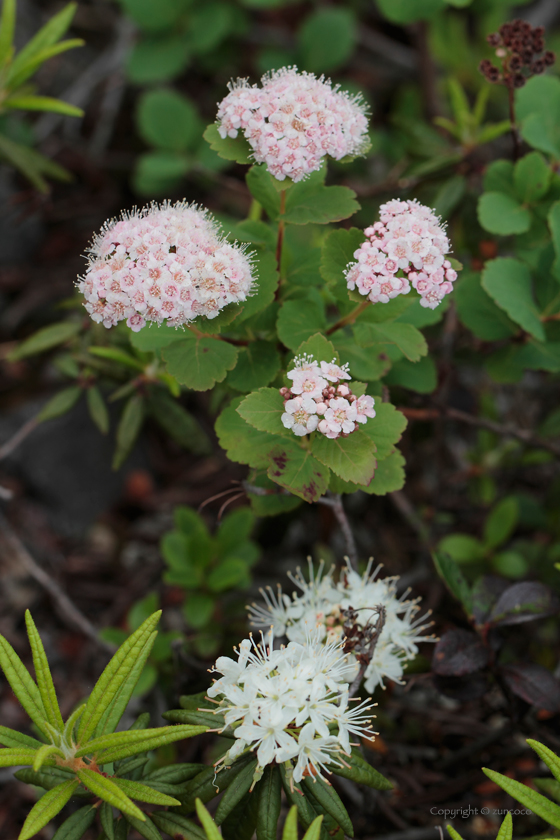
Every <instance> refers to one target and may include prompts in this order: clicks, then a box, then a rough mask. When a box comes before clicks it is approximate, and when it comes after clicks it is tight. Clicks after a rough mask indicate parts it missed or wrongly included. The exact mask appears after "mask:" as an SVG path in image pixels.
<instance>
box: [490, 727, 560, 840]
mask: <svg viewBox="0 0 560 840" xmlns="http://www.w3.org/2000/svg"><path fill="white" fill-rule="evenodd" d="M527 743H528V744H529V746H530V747H531V748H532V749H533V750H534V751H535V752H536V753H537V755H538V757H539V758H540V760H541V761H542V762H543V763H544V764H545V765H546V767H548V769H549V770H550V772H551V774H552V776H553V778H550V777H541V778H537V779H533V780H532V781H533V784H534V785H535V787H536V788H537V790H533V789H532V788H530V787H528V786H527V785H524V784H523V783H522V782H518V781H516V779H510V778H509V776H504V775H502V773H497V772H496V771H495V770H489V769H488V768H487V767H483V768H482V769H483V771H484V773H486V775H487V776H488V778H489V779H492V781H493V782H495V783H496V784H497V785H499V786H500V787H501V788H503V790H505V792H506V793H507V794H509V795H510V796H511V797H513V799H515V800H516V801H517V802H520V803H521V805H524V806H525V807H526V808H529V809H530V810H531V811H532V812H533V814H537V816H539V817H541V818H542V819H543V820H544V821H545V822H546V823H547V824H548V825H549V826H553V827H554V828H555V829H560V805H559V804H558V803H560V758H558V756H557V755H556V753H554V752H552V750H551V749H549V748H548V747H547V746H545V745H544V744H541V743H540V742H539V741H534V740H532V739H528V740H527ZM554 833H556V832H554Z"/></svg>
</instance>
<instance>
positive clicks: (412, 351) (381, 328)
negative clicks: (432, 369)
mask: <svg viewBox="0 0 560 840" xmlns="http://www.w3.org/2000/svg"><path fill="white" fill-rule="evenodd" d="M354 335H355V336H356V341H357V342H358V344H361V345H362V346H363V347H367V346H369V345H372V344H394V345H395V346H396V347H398V349H399V350H400V351H401V353H403V355H404V356H406V358H407V359H409V360H410V361H411V362H417V361H418V360H419V359H420V358H421V357H422V356H425V355H426V354H427V352H428V345H427V343H426V339H425V338H424V336H423V335H422V333H421V332H419V331H418V330H417V329H416V327H413V326H412V324H403V323H397V322H395V321H392V322H390V323H386V322H385V323H382V324H363V323H362V324H360V323H358V324H356V325H355V327H354Z"/></svg>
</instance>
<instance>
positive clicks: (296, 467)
mask: <svg viewBox="0 0 560 840" xmlns="http://www.w3.org/2000/svg"><path fill="white" fill-rule="evenodd" d="M270 460H271V464H270V466H269V468H268V477H269V478H270V479H271V480H272V481H275V482H276V483H277V484H280V485H281V487H285V488H286V490H289V491H290V493H293V494H294V495H295V496H299V497H300V498H302V499H303V500H304V501H306V502H316V501H317V499H319V498H320V497H321V496H322V495H323V493H325V492H326V490H327V487H328V486H329V478H330V472H329V470H328V468H327V467H325V466H323V464H321V463H319V461H318V460H317V459H316V458H314V457H313V455H312V454H311V452H310V451H309V450H308V449H302V448H301V447H300V446H298V445H297V443H291V442H290V441H286V443H285V444H282V445H281V446H276V447H275V448H274V449H273V450H272V451H271V453H270Z"/></svg>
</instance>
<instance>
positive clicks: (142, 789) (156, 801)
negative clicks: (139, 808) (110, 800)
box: [113, 778, 181, 807]
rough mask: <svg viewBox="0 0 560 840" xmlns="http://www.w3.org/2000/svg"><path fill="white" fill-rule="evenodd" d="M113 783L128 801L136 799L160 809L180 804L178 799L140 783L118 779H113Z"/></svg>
mask: <svg viewBox="0 0 560 840" xmlns="http://www.w3.org/2000/svg"><path fill="white" fill-rule="evenodd" d="M113 781H114V783H115V784H116V785H117V787H119V788H120V789H121V790H122V792H123V793H124V794H126V796H128V797H130V799H138V800H139V801H140V802H149V803H150V804H151V805H161V806H162V807H165V806H173V805H180V804H181V803H180V802H179V800H178V799H174V798H173V797H172V796H167V795H166V794H165V793H161V792H160V791H159V790H155V789H154V788H152V787H150V786H149V785H143V784H142V783H141V782H133V781H131V780H130V779H118V778H114V779H113Z"/></svg>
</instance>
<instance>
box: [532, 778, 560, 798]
mask: <svg viewBox="0 0 560 840" xmlns="http://www.w3.org/2000/svg"><path fill="white" fill-rule="evenodd" d="M532 782H533V784H534V785H535V786H536V787H537V790H539V791H540V792H541V793H544V794H546V796H548V798H549V799H554V801H555V802H560V782H557V781H556V780H555V779H548V778H546V779H535V778H533V779H532Z"/></svg>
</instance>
